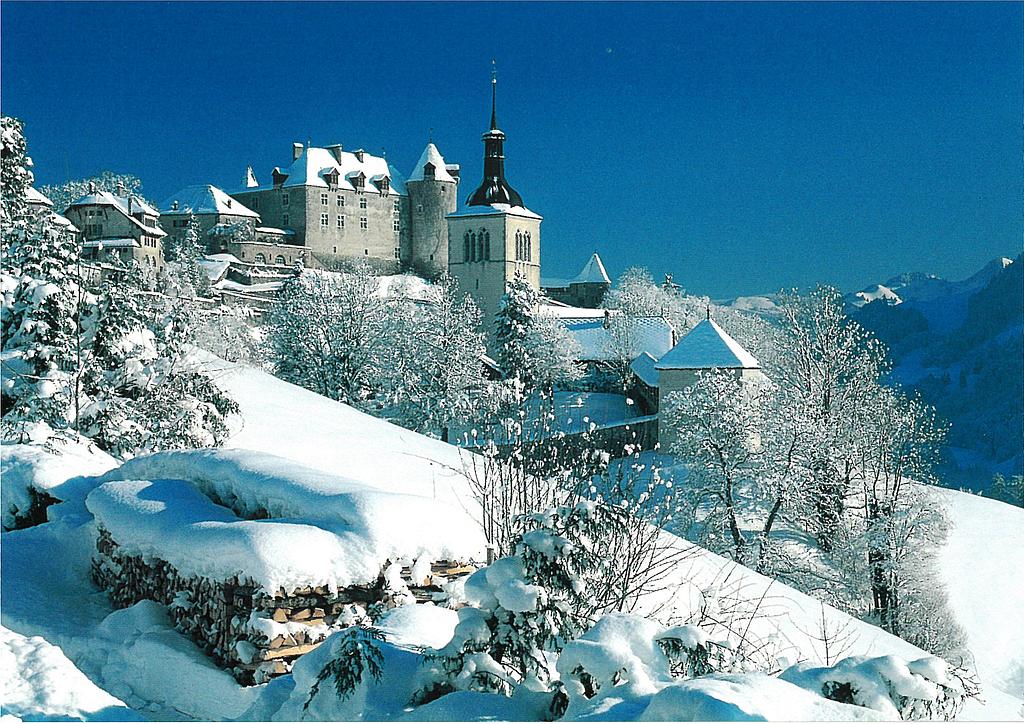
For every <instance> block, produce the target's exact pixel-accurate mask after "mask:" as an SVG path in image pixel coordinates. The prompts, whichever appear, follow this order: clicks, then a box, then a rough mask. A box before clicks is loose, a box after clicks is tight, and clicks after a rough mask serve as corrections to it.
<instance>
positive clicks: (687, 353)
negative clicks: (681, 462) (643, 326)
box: [641, 315, 766, 448]
mask: <svg viewBox="0 0 1024 724" xmlns="http://www.w3.org/2000/svg"><path fill="white" fill-rule="evenodd" d="M654 369H655V371H656V372H657V383H658V395H659V397H660V400H661V409H662V410H664V409H665V406H666V405H668V404H670V402H669V395H671V394H672V393H673V392H681V391H683V390H685V389H686V388H688V387H692V386H693V385H694V384H695V383H696V382H697V379H698V377H699V375H700V374H701V373H704V372H713V371H723V372H727V373H729V374H732V375H734V376H735V377H736V378H737V379H740V380H743V381H744V382H750V383H757V382H762V381H764V380H765V379H766V378H765V375H764V372H762V371H761V364H760V363H759V362H758V361H757V360H756V359H755V358H754V356H753V355H752V354H750V353H749V352H748V351H747V350H745V349H743V347H742V346H741V345H740V343H739V342H737V341H736V340H735V339H733V338H732V337H730V336H729V334H728V332H726V331H725V330H724V329H722V328H721V327H720V326H718V324H717V323H716V322H715V321H714V320H713V319H711V317H710V315H709V316H708V318H707V319H704V320H701V322H700V323H699V324H697V325H696V326H695V327H694V328H693V329H691V330H690V331H689V332H688V333H687V334H686V335H685V336H684V337H683V338H682V339H681V340H679V344H677V345H676V346H675V347H673V348H672V349H671V350H669V352H668V353H667V354H665V355H664V356H663V357H661V358H660V359H658V362H657V364H655V365H654ZM641 371H642V372H643V373H644V375H645V376H647V375H648V374H649V373H648V372H647V370H646V368H645V365H643V363H642V362H641ZM658 439H659V441H660V442H661V445H662V447H663V448H664V447H667V446H669V445H671V444H672V442H673V441H674V440H675V435H674V434H673V431H672V430H671V429H668V428H665V427H664V426H662V429H659V431H658Z"/></svg>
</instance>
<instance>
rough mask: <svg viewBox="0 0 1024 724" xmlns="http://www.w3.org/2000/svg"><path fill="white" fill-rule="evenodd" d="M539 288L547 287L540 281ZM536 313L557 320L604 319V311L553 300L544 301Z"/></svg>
mask: <svg viewBox="0 0 1024 724" xmlns="http://www.w3.org/2000/svg"><path fill="white" fill-rule="evenodd" d="M548 281H550V280H548ZM541 286H542V287H545V286H549V285H546V284H544V283H543V281H542V282H541ZM537 313H538V314H539V315H542V316H545V317H558V318H559V319H604V313H605V310H604V309H590V308H588V307H574V306H572V305H571V304H566V303H564V302H559V301H556V300H554V299H546V300H544V303H543V304H541V305H539V306H538V307H537Z"/></svg>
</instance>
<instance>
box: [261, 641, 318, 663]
mask: <svg viewBox="0 0 1024 724" xmlns="http://www.w3.org/2000/svg"><path fill="white" fill-rule="evenodd" d="M318 645H319V644H303V645H301V646H285V647H283V648H280V649H267V650H265V651H263V652H262V653H261V657H262V659H263V660H264V661H270V660H272V659H283V658H287V657H292V656H302V655H303V654H308V653H309V652H310V651H312V650H313V649H315V648H316V647H317V646H318Z"/></svg>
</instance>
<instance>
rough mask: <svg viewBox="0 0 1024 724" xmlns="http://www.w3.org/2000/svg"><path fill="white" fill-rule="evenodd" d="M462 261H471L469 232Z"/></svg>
mask: <svg viewBox="0 0 1024 724" xmlns="http://www.w3.org/2000/svg"><path fill="white" fill-rule="evenodd" d="M462 261H469V232H468V231H467V232H466V239H465V243H464V244H463V249H462Z"/></svg>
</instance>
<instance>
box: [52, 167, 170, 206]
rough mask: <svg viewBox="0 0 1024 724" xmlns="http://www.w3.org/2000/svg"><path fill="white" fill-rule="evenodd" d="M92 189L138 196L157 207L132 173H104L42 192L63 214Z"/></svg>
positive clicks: (54, 185)
mask: <svg viewBox="0 0 1024 724" xmlns="http://www.w3.org/2000/svg"><path fill="white" fill-rule="evenodd" d="M91 189H95V190H96V191H108V192H110V193H112V194H121V195H124V194H130V195H132V196H137V197H139V198H141V199H142V200H143V201H145V202H146V203H147V204H149V205H150V206H154V207H155V206H156V205H155V204H154V203H153V202H152V201H149V200H148V199H146V198H145V197H144V196H143V195H142V181H141V180H139V178H138V177H137V176H133V175H132V174H130V173H115V172H113V171H103V172H102V173H101V174H99V175H98V176H91V177H89V178H83V179H76V180H73V181H66V182H65V183H62V184H53V185H50V186H43V187H42V188H41V189H40V191H42V192H43V193H44V194H46V196H47V197H48V198H49V199H50V200H51V201H52V202H53V208H54V209H56V210H58V211H60V212H63V210H64V209H66V208H67V207H69V206H71V204H73V203H75V202H76V201H78V199H80V198H82V197H83V196H85V195H86V194H88V193H90V192H91V191H90V190H91Z"/></svg>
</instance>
